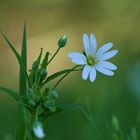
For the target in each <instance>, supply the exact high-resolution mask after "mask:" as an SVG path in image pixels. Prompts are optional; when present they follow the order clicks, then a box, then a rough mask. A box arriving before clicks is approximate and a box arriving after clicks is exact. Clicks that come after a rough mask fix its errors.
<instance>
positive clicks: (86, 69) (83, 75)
mask: <svg viewBox="0 0 140 140" xmlns="http://www.w3.org/2000/svg"><path fill="white" fill-rule="evenodd" d="M90 71H91V67H90V66H89V65H86V66H85V67H84V69H83V72H82V78H83V80H86V79H87V78H88V76H89V73H90Z"/></svg>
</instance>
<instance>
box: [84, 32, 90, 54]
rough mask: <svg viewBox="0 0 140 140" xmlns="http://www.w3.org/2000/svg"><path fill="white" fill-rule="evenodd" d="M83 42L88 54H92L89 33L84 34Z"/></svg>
mask: <svg viewBox="0 0 140 140" xmlns="http://www.w3.org/2000/svg"><path fill="white" fill-rule="evenodd" d="M83 44H84V50H85V53H86V55H87V56H88V55H91V54H92V52H91V48H90V43H89V37H88V35H87V34H83Z"/></svg>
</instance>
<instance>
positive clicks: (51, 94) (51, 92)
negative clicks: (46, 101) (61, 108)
mask: <svg viewBox="0 0 140 140" xmlns="http://www.w3.org/2000/svg"><path fill="white" fill-rule="evenodd" d="M49 96H50V98H51V99H56V98H57V97H58V94H57V92H56V91H54V90H51V91H50V93H49Z"/></svg>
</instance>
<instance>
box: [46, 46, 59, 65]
mask: <svg viewBox="0 0 140 140" xmlns="http://www.w3.org/2000/svg"><path fill="white" fill-rule="evenodd" d="M59 50H60V48H58V49H57V50H56V52H55V53H54V55H53V56H52V58H51V59H50V60H49V61H48V63H47V65H49V64H50V62H51V61H52V60H53V58H54V57H55V56H56V55H57V53H58V52H59Z"/></svg>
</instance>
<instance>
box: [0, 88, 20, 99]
mask: <svg viewBox="0 0 140 140" xmlns="http://www.w3.org/2000/svg"><path fill="white" fill-rule="evenodd" d="M0 90H1V91H3V92H4V93H5V94H7V95H9V96H11V97H12V98H13V99H15V100H16V101H19V100H21V97H20V96H19V95H18V94H17V93H16V92H14V91H12V90H11V89H8V88H5V87H0Z"/></svg>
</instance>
